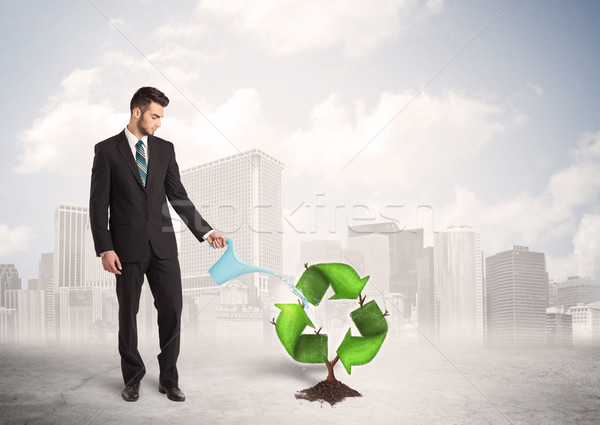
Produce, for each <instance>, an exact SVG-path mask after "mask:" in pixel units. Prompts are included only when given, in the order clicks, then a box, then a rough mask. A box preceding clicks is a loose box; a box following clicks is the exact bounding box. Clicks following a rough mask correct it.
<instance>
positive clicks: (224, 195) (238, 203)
mask: <svg viewBox="0 0 600 425" xmlns="http://www.w3.org/2000/svg"><path fill="white" fill-rule="evenodd" d="M283 167H284V165H283V163H282V162H280V161H278V160H277V159H275V158H273V157H272V156H270V155H267V154H266V153H264V152H262V151H261V150H258V149H253V150H251V151H246V152H242V153H239V154H237V155H232V156H229V157H226V158H222V159H219V160H216V161H212V162H209V163H206V164H202V165H198V166H196V167H192V168H189V169H186V170H182V172H181V181H182V182H183V184H184V186H185V188H186V190H187V191H188V195H189V198H190V199H191V200H192V202H193V203H194V205H196V207H197V208H198V210H199V211H200V213H201V214H202V216H203V217H204V218H206V220H207V221H208V222H209V223H210V224H211V225H212V226H213V227H215V229H217V230H219V231H221V232H223V233H224V234H226V235H227V236H229V237H230V238H231V239H233V240H234V241H235V247H236V251H237V252H238V254H239V256H240V257H241V258H242V259H243V260H244V261H246V262H248V263H251V264H253V265H255V266H259V267H265V268H267V269H270V270H272V271H274V272H276V273H281V271H282V270H281V269H282V264H283V258H282V219H283V213H282V198H281V172H282V170H283ZM179 236H180V260H181V273H182V279H183V286H184V288H193V287H202V286H212V285H214V282H212V280H210V278H207V273H208V269H209V268H210V267H211V266H212V265H213V264H214V263H215V262H216V261H217V260H218V258H219V257H220V255H221V254H222V251H217V250H213V249H209V248H208V246H207V245H206V244H200V243H198V241H197V240H196V238H195V237H194V236H193V235H192V233H191V232H190V231H189V230H188V229H183V230H182V232H181V234H180V235H179ZM267 279H268V278H267V276H265V275H263V274H259V273H253V274H249V275H245V276H242V277H241V278H240V281H241V282H245V283H248V284H251V285H254V287H255V288H256V289H257V295H258V297H259V298H260V299H261V300H262V302H263V303H267V302H268V296H267V294H268V289H267Z"/></svg>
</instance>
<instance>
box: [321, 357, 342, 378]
mask: <svg viewBox="0 0 600 425" xmlns="http://www.w3.org/2000/svg"><path fill="white" fill-rule="evenodd" d="M339 359H340V358H339V357H338V356H335V359H333V361H331V362H327V363H325V365H326V366H327V372H328V374H327V379H325V381H327V382H337V379H335V375H334V373H333V367H334V366H335V364H336V363H337V361H338V360H339Z"/></svg>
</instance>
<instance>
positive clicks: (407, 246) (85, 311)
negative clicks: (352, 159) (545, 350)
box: [0, 150, 600, 345]
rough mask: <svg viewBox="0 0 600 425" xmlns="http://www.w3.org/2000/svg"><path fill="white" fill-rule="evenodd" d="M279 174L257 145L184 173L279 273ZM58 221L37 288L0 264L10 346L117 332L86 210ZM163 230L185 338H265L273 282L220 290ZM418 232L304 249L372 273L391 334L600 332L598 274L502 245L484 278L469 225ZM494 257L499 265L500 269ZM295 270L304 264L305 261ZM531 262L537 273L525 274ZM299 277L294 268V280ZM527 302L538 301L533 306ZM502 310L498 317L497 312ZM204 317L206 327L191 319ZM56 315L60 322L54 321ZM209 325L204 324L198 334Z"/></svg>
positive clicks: (147, 310)
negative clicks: (176, 257)
mask: <svg viewBox="0 0 600 425" xmlns="http://www.w3.org/2000/svg"><path fill="white" fill-rule="evenodd" d="M216 167H219V170H218V171H219V172H221V173H225V174H226V175H225V176H224V177H222V178H220V179H218V183H215V184H216V186H215V187H214V189H215V194H214V195H211V194H208V193H205V192H206V189H202V188H203V185H202V183H203V182H204V181H206V180H209V179H210V178H211V177H210V176H211V175H213V174H214V173H215V171H217V170H216ZM282 169H283V164H282V163H281V162H279V161H278V160H277V159H275V158H273V157H271V156H269V155H268V154H266V153H264V152H262V151H260V150H251V151H247V152H243V153H241V154H239V155H235V156H230V157H225V158H222V159H219V160H217V161H211V162H208V163H206V164H200V165H198V166H195V167H192V168H189V169H184V170H182V175H183V179H184V181H185V184H186V186H187V187H188V188H189V192H190V197H191V199H192V200H193V201H195V202H197V203H198V201H200V202H202V200H204V202H205V203H208V204H211V205H212V204H213V203H216V204H218V205H226V206H227V207H228V208H227V211H226V212H225V213H223V212H222V211H221V210H220V208H219V207H217V208H214V205H213V208H212V209H211V212H210V213H209V215H210V216H211V218H214V219H215V220H217V222H218V223H219V226H229V227H231V226H234V227H236V229H235V231H233V232H231V234H230V236H232V237H233V238H236V237H239V236H240V235H242V236H245V237H242V238H238V242H239V245H238V252H239V253H240V254H242V256H243V257H244V258H246V257H248V258H249V257H252V258H253V260H256V261H254V263H255V265H259V266H262V267H272V268H276V267H277V266H280V265H281V264H282V249H281V248H282V247H281V244H279V245H277V244H273V243H272V240H273V238H279V239H280V238H281V237H282V232H281V230H280V227H279V225H278V223H279V224H280V223H281V222H282V221H283V220H284V217H283V212H282V210H281V209H277V206H278V205H280V203H281V193H282V188H281V186H280V185H277V184H275V186H273V187H266V186H265V183H268V182H270V181H271V180H272V179H273V178H274V176H275V178H277V176H280V175H281V170H282ZM278 178H280V177H278ZM215 182H216V180H215ZM274 183H276V181H275V182H274ZM240 190H246V191H248V193H247V194H246V195H244V196H245V198H244V199H246V201H239V200H238V202H237V203H236V202H231V201H232V199H233V198H236V194H237V193H238V192H239V191H240ZM203 191H204V192H203ZM213 198H214V199H213ZM261 206H262V207H265V206H268V207H269V208H268V209H267V211H266V215H264V216H263V218H261V216H260V215H257V214H254V213H255V212H256V209H257V208H256V207H261ZM231 208H233V210H234V211H231V210H230V209H231ZM259 210H260V211H262V210H263V208H259ZM54 217H55V221H54V222H55V229H54V231H55V237H54V239H55V247H56V252H52V253H43V254H41V256H40V257H41V259H40V261H39V269H38V278H37V279H35V280H33V281H34V282H35V284H36V287H35V288H32V289H34V290H32V291H21V290H18V288H17V285H19V284H20V282H21V281H24V279H23V278H22V277H19V276H18V270H17V269H16V268H15V267H14V265H10V264H3V265H2V268H1V270H2V272H3V273H2V285H1V288H0V289H1V294H0V295H2V297H0V300H6V299H8V300H9V301H8V303H7V302H5V304H6V306H4V308H3V309H2V315H3V316H2V320H3V321H4V322H3V324H2V326H3V328H2V332H3V335H4V333H6V332H8V335H10V326H13V325H10V320H13V321H14V326H15V329H16V333H15V334H14V338H15V339H14V341H15V342H17V343H23V342H26V341H28V339H29V340H35V339H37V338H42V339H43V340H47V341H53V340H57V341H60V342H61V344H62V343H69V341H73V340H77V339H80V340H81V339H84V340H94V341H103V340H105V338H106V332H113V333H114V331H115V328H114V326H115V323H114V322H115V318H116V303H115V300H114V298H115V296H114V295H115V294H114V278H113V276H111V275H110V274H109V273H106V272H104V271H103V270H102V268H101V264H100V262H99V260H98V258H97V257H96V255H95V252H94V250H93V245H92V243H91V234H90V233H91V232H90V228H89V223H88V221H89V215H88V210H87V207H84V206H80V205H70V204H65V203H60V204H59V205H57V207H56V210H55V214H54ZM207 218H208V216H207ZM238 224H239V225H238ZM256 229H258V230H262V231H255V230H256ZM165 231H175V232H176V234H177V239H178V244H179V245H180V257H181V259H182V260H181V261H182V271H183V273H182V277H183V281H184V285H183V286H184V297H185V298H186V300H187V301H186V307H185V314H184V316H185V317H186V319H187V320H188V323H189V324H192V327H191V330H190V331H188V332H192V333H191V337H192V339H194V338H198V336H199V335H205V336H206V335H209V336H210V335H213V336H214V337H216V338H221V339H222V338H230V337H249V338H251V339H252V338H257V337H262V336H264V335H265V334H264V333H263V327H264V323H263V322H265V320H264V319H265V314H266V315H270V314H271V313H272V311H270V310H272V306H269V304H270V303H272V301H273V300H272V297H271V298H269V297H268V296H267V295H268V290H267V287H269V279H268V278H267V277H266V276H262V275H260V276H259V275H258V274H253V275H248V276H246V277H242V278H241V279H236V280H235V281H232V282H231V288H229V286H225V287H223V288H220V287H217V286H216V285H215V284H214V282H212V280H211V278H210V276H209V275H208V274H207V270H204V269H208V268H209V267H210V265H212V264H213V263H214V261H216V259H217V257H218V254H219V253H217V254H215V253H213V252H212V251H210V252H208V253H205V254H211V255H204V254H203V253H202V252H201V251H199V249H200V248H202V247H203V246H202V244H199V243H197V242H196V241H195V240H194V239H193V238H192V237H191V236H190V235H189V234H188V233H189V232H187V231H185V229H183V226H182V225H180V226H175V227H174V228H173V229H165ZM426 233H428V232H426V231H424V229H401V228H400V227H399V226H398V225H397V223H396V222H395V221H387V222H380V223H371V224H358V225H355V226H352V227H349V228H348V236H347V239H346V241H345V243H342V242H343V241H336V240H326V239H317V240H313V241H304V242H302V243H301V245H300V251H301V255H302V256H303V257H305V261H308V262H309V263H313V262H328V261H335V262H345V263H348V264H351V265H352V266H353V267H355V268H356V270H357V271H358V272H359V274H361V275H367V274H369V275H370V276H371V279H370V282H371V284H370V286H369V288H368V289H367V290H366V291H365V295H367V297H368V298H369V299H377V301H378V303H380V304H381V305H383V306H385V307H386V310H388V309H390V310H389V311H391V312H392V318H391V319H390V320H391V321H392V322H391V323H393V325H391V329H392V335H404V337H407V336H409V335H410V331H411V330H410V326H413V327H414V329H413V330H412V331H415V330H416V331H417V332H419V333H421V334H423V335H427V336H428V338H431V339H432V340H435V341H437V342H449V341H453V342H456V341H459V340H460V341H464V342H467V343H470V342H472V341H477V342H478V343H484V342H485V343H487V342H488V341H489V342H490V343H491V344H492V345H493V344H494V343H497V342H498V341H500V339H498V338H497V337H496V336H495V335H496V334H497V333H498V332H499V331H500V333H498V335H501V338H504V340H503V341H504V342H505V343H506V342H507V341H508V342H509V343H511V344H512V343H520V344H527V343H531V344H544V343H545V338H546V334H545V333H546V332H549V331H548V326H551V325H549V324H548V323H549V322H548V321H549V320H551V323H553V325H552V326H557V325H556V324H557V323H562V322H561V321H564V320H563V319H561V317H564V316H565V315H570V314H575V315H577V320H575V319H574V321H573V329H574V330H573V332H574V334H573V335H576V336H577V337H575V336H574V337H573V338H576V340H577V341H583V342H582V343H587V342H588V340H593V341H595V340H596V339H598V334H597V333H596V331H594V330H589V329H588V328H586V326H587V327H589V326H592V325H590V324H588V322H586V320H588V317H589V320H590V323H591V324H594V323H595V322H596V321H597V320H598V319H597V317H598V314H597V313H596V311H597V310H598V308H597V302H598V300H599V298H598V297H599V296H600V295H599V294H600V282H598V281H597V279H596V280H594V279H593V277H592V276H587V277H576V276H572V277H569V279H568V280H566V281H564V282H558V283H556V282H550V281H549V279H548V274H547V271H546V262H545V254H544V253H539V252H531V251H529V248H528V247H524V246H513V247H512V250H510V251H504V252H499V253H496V254H494V255H492V256H488V257H487V258H486V261H485V269H487V273H485V275H486V276H485V277H486V282H485V284H484V264H483V253H482V252H481V249H480V246H481V243H482V242H481V236H480V234H479V231H478V230H477V229H472V228H471V226H468V225H465V224H462V225H455V226H448V228H447V229H444V230H442V231H439V232H438V231H433V232H431V233H432V234H431V235H428V236H427V239H430V238H429V236H432V238H433V244H432V245H433V246H424V239H425V238H426V237H425V234H426ZM277 246H278V247H279V251H278V249H277ZM258 252H261V253H263V252H267V255H264V254H263V255H262V256H263V258H264V260H262V261H261V260H260V258H261V255H256V254H255V253H258ZM580 252H581V251H580ZM511 253H512V254H511ZM507 254H509V257H507ZM514 254H522V255H521V257H522V258H521V263H518V262H517V263H514V264H513V263H507V262H506V261H507V259H508V258H511V255H512V256H513V257H514ZM215 255H216V256H215ZM517 256H518V255H517ZM528 256H535V257H536V258H538V257H539V256H541V259H542V260H541V262H540V261H539V260H535V261H533V262H531V260H525V262H523V259H525V257H528ZM205 257H206V258H205ZM497 259H501V260H497ZM576 260H577V263H576V265H575V266H577V267H578V269H579V270H583V271H584V272H586V273H587V274H590V275H593V274H594V272H595V270H598V268H599V267H598V264H597V263H596V262H595V261H594V258H590V257H589V256H585V257H584V258H583V260H584V261H582V259H581V258H576ZM251 262H253V261H251ZM497 262H498V264H502V266H501V267H502V268H501V269H500V268H498V266H497V264H496V263H497ZM519 264H520V265H519ZM534 264H535V266H533V265H534ZM582 264H583V265H582ZM298 266H299V267H298V268H299V269H303V267H302V265H301V264H300V265H298ZM511 267H512V268H513V269H512V270H513V271H512V272H510V270H509V272H510V273H512V274H511V276H512V275H515V274H516V275H519V273H522V274H523V275H524V277H523V278H520V279H517V280H512V281H511V280H510V279H509V280H507V275H506V270H508V269H509V268H511ZM50 269H52V271H50ZM534 269H535V270H537V271H536V273H537V275H536V276H537V277H532V274H531V271H532V270H534ZM203 270H204V272H203ZM498 270H500V271H498ZM299 273H301V271H299V272H298V274H296V275H295V276H296V277H297V276H298V275H299ZM249 276H251V277H249ZM498 276H500V278H499V277H498ZM289 277H290V278H291V279H292V280H295V279H296V277H294V276H289ZM511 285H512V286H511ZM511 287H512V288H513V289H512V291H513V296H514V291H515V290H516V292H517V293H519V294H521V295H522V296H523V297H524V298H522V299H521V298H518V297H516V298H514V299H510V300H506V299H505V298H506V297H505V296H504V295H498V294H506V293H507V290H508V293H510V292H511ZM144 288H145V292H144V294H143V297H142V301H141V305H140V318H141V319H140V335H141V338H142V339H143V340H146V341H151V340H152V338H153V336H155V335H154V333H155V332H154V333H153V327H152V326H151V325H150V324H151V323H153V322H154V321H155V319H156V317H155V316H156V312H155V311H154V309H153V308H152V306H151V305H152V300H151V297H150V295H149V293H148V288H147V287H146V285H144ZM515 288H517V289H515ZM521 295H519V297H520V296H521ZM499 296H500V298H498V297H499ZM7 297H8V298H7ZM215 297H220V299H221V301H220V303H219V304H215V308H212V309H210V310H209V311H208V312H204V310H205V308H206V306H207V305H208V304H210V303H212V301H213V298H215ZM531 299H534V300H541V301H540V302H537V301H536V302H535V303H534V304H531V303H530V300H531ZM259 300H260V301H259ZM507 301H508V303H507ZM421 302H422V303H423V309H421ZM240 303H241V304H240ZM586 303H588V304H586ZM589 303H592V304H589ZM594 303H596V304H594ZM350 304H352V303H350ZM350 304H349V305H350ZM217 305H218V306H217ZM349 305H348V306H345V305H342V304H339V305H338V307H337V310H336V309H333V310H331V308H330V307H328V308H327V309H325V310H324V311H323V312H321V313H319V317H320V318H321V319H320V320H323V323H328V324H330V325H331V324H332V323H333V326H334V327H337V326H339V325H340V324H341V323H343V318H344V317H345V316H346V315H345V314H341V313H343V310H344V308H348V307H349ZM512 305H517V306H518V307H517V309H516V310H515V311H514V312H512V313H511V312H509V315H508V316H507V315H506V314H507V307H508V306H512ZM547 308H560V312H558V311H552V312H550V310H548V313H547V312H546V309H547ZM40 309H42V310H40ZM240 309H241V310H240ZM330 310H331V311H330ZM338 310H339V311H338ZM411 310H413V311H412V312H411ZM417 311H418V313H417ZM565 311H567V312H566V313H565ZM11 312H12V313H11ZM498 312H501V313H500V315H499V313H498ZM571 312H573V313H571ZM11 314H12V316H11ZM200 314H202V316H201V318H200V320H201V321H202V323H194V322H196V321H197V320H196V319H197V317H198V315H200ZM502 315H503V316H502ZM520 315H521V316H520ZM509 316H510V317H511V318H513V316H514V318H515V320H514V321H513V322H511V323H510V324H508V326H507V322H506V318H508V317H509ZM11 317H12V319H11ZM55 318H58V320H57V321H55ZM6 320H8V321H9V322H6ZM511 320H512V319H511ZM245 321H248V323H246V322H245ZM411 321H414V322H415V323H416V326H415V324H414V323H411ZM421 322H422V325H423V326H422V328H421ZM6 323H8V325H7V324H6ZM391 323H390V324H391ZM498 323H504V324H503V325H498ZM533 323H535V324H534V325H531V324H533ZM207 324H208V328H211V329H212V331H211V330H210V329H204V328H205V327H206V326H207ZM409 324H410V326H409ZM92 325H93V326H92ZM530 325H531V326H530ZM407 326H409V327H408V328H407ZM502 326H504V327H502ZM528 326H529V327H528ZM569 326H570V322H569ZM213 328H214V329H213ZM7 329H8V330H9V331H7ZM407 329H408V330H409V332H408V333H407ZM553 329H554V328H553ZM557 329H558V328H557ZM560 329H562V328H560ZM570 329H571V328H570V327H569V332H570ZM582 329H583V330H582ZM207 332H208V333H207ZM553 332H558V331H553ZM560 332H562V333H560V334H559V335H561V336H560V338H562V339H560V340H561V341H562V340H564V339H565V338H567V336H566V335H563V334H564V332H566V331H564V330H560ZM513 334H514V336H510V337H509V339H507V336H508V335H513ZM569 335H570V334H569ZM3 338H6V337H5V336H3ZM555 339H556V338H555ZM4 340H6V339H4ZM565 341H566V340H565Z"/></svg>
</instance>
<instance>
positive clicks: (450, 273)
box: [433, 225, 484, 344]
mask: <svg viewBox="0 0 600 425" xmlns="http://www.w3.org/2000/svg"><path fill="white" fill-rule="evenodd" d="M434 245H435V246H434V251H433V253H434V260H433V265H434V282H435V295H436V300H435V305H436V308H437V309H438V311H437V316H438V320H439V338H440V341H441V342H443V343H471V342H474V341H476V342H478V343H480V344H482V343H483V339H484V303H483V270H482V257H481V241H480V236H479V232H478V231H476V230H474V229H471V227H470V226H465V225H455V226H449V227H448V228H447V229H445V230H442V231H440V232H439V233H437V234H435V235H434Z"/></svg>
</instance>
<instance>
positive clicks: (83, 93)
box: [0, 0, 600, 281]
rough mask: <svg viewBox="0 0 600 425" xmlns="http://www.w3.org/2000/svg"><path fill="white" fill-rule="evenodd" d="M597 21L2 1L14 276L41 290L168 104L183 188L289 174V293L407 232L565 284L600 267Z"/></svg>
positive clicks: (513, 11) (489, 6)
mask: <svg viewBox="0 0 600 425" xmlns="http://www.w3.org/2000/svg"><path fill="white" fill-rule="evenodd" d="M598 22H600V3H598V2H596V1H577V2H566V1H533V0H532V1H526V0H514V1H460V0H458V1H453V2H450V1H444V0H428V1H416V0H382V1H376V2H370V1H355V2H347V1H341V0H339V1H338V0H332V1H328V2H320V1H311V0H306V1H302V2H299V1H296V2H292V1H271V0H259V1H253V2H248V1H216V0H208V1H180V2H171V3H168V2H158V1H152V0H132V1H129V2H126V3H123V2H117V1H104V0H93V1H56V2H40V1H33V2H25V3H23V2H10V1H2V2H0V23H1V25H0V52H1V53H0V55H1V56H2V63H3V73H2V75H3V78H2V79H0V90H1V92H2V94H3V96H2V99H1V100H0V111H1V113H2V117H3V118H4V119H3V127H4V132H5V135H6V136H7V137H5V138H4V140H3V141H2V142H1V143H0V153H1V155H0V203H1V208H0V263H14V264H15V265H16V266H17V269H18V270H19V272H20V276H21V277H22V278H23V279H24V280H25V281H26V280H27V279H31V278H36V277H37V273H38V271H37V267H38V261H39V260H40V255H41V254H42V253H44V252H51V251H53V246H54V211H55V209H56V207H57V205H58V204H59V203H73V204H79V205H87V203H88V196H89V182H90V173H91V164H92V158H93V146H94V144H95V143H97V142H99V141H101V140H104V139H106V138H108V137H110V136H112V135H114V134H116V133H118V132H120V131H121V130H122V129H123V128H124V126H125V125H126V123H127V122H128V117H129V110H128V108H129V100H130V99H131V96H132V94H133V93H134V92H135V90H137V88H139V87H141V86H146V85H150V86H155V87H157V88H159V89H161V90H162V91H163V92H165V93H166V94H167V96H168V97H169V98H170V99H171V103H170V105H169V106H168V108H167V109H166V111H165V118H164V119H163V124H162V128H160V129H159V130H158V131H157V133H156V135H157V136H159V137H163V138H165V139H167V140H170V141H172V142H173V143H174V144H175V146H176V152H177V157H178V162H179V165H180V168H182V169H185V168H188V167H192V166H195V165H199V164H202V163H205V162H208V161H211V160H214V159H218V158H222V157H225V156H228V155H233V154H236V153H238V152H240V151H246V150H250V149H261V150H263V151H264V152H266V153H268V154H269V155H271V156H273V157H275V158H277V159H279V160H280V161H282V162H283V163H284V164H285V169H284V171H283V204H284V223H283V230H284V234H283V238H284V270H282V272H283V273H294V272H295V271H296V270H295V267H296V265H297V264H300V263H301V259H300V258H299V251H300V249H299V248H300V243H301V241H303V240H311V239H337V240H340V241H342V242H343V243H345V242H344V241H345V238H346V227H347V225H348V224H365V223H368V222H371V221H383V220H386V219H394V220H396V221H398V223H399V224H401V225H402V226H405V227H406V228H414V227H417V226H419V227H423V226H424V227H426V228H429V230H435V231H440V230H443V229H444V228H446V226H449V225H452V224H457V223H461V224H467V225H471V226H472V227H473V228H475V229H478V231H479V232H480V234H481V242H482V248H483V252H484V256H489V255H493V254H495V253H497V252H500V251H503V250H506V249H509V248H510V247H511V246H512V245H526V246H529V247H530V249H531V250H534V251H539V252H545V253H546V256H547V268H548V271H549V275H550V278H551V279H564V278H566V277H567V276H571V275H573V274H575V272H576V269H575V262H574V257H573V253H574V249H575V248H574V243H575V242H577V243H578V244H579V245H581V246H584V247H587V249H589V250H591V251H594V250H595V252H596V253H598V254H600V247H599V246H598V245H599V243H598V240H599V237H600V126H599V124H600V96H598V94H599V92H598V87H600V52H599V51H598V49H597V46H598V45H600V29H598V25H597V23H598ZM419 205H429V206H430V207H431V208H417V207H418V206H419ZM426 242H427V241H426Z"/></svg>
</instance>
